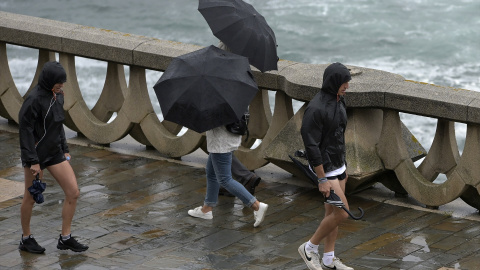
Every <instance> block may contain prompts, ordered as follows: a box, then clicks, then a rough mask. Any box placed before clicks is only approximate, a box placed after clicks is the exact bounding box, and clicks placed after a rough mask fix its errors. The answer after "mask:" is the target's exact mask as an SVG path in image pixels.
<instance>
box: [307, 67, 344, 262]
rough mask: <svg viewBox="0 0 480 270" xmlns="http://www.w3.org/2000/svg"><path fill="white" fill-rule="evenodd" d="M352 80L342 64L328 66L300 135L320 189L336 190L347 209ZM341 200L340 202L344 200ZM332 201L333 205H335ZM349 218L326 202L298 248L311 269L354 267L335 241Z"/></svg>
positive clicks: (328, 193)
mask: <svg viewBox="0 0 480 270" xmlns="http://www.w3.org/2000/svg"><path fill="white" fill-rule="evenodd" d="M350 80H351V75H350V71H349V70H348V68H347V67H345V66H344V65H342V64H340V63H334V64H331V65H329V66H328V67H327V68H326V69H325V72H324V74H323V84H322V88H321V91H320V92H319V93H317V94H316V95H315V96H314V97H313V99H312V100H311V101H310V103H309V104H308V105H307V108H306V109H305V113H304V115H303V121H302V127H301V134H302V139H303V143H304V145H305V150H306V156H307V159H308V162H309V164H310V167H311V168H312V169H313V171H314V172H315V174H316V176H317V181H318V189H319V191H320V192H321V193H322V194H323V196H325V197H326V198H328V197H329V196H330V193H331V192H335V194H336V195H338V196H339V197H340V199H341V201H343V202H344V204H345V205H344V207H345V208H346V209H348V202H347V199H346V197H345V185H346V182H347V178H348V176H347V168H346V165H347V162H346V160H345V155H346V152H345V128H346V125H347V110H346V106H345V100H344V95H345V93H346V90H347V89H348V87H349V84H348V83H349V81H350ZM341 201H339V202H341ZM332 203H333V204H332ZM346 218H348V214H347V212H345V211H343V210H342V209H341V208H338V207H336V206H335V205H334V202H329V204H325V217H324V219H323V220H322V221H321V223H320V225H319V226H318V228H317V230H316V231H315V233H314V234H313V236H312V237H311V238H310V240H309V241H308V242H306V243H303V244H302V245H300V247H299V248H298V252H299V253H300V256H301V257H302V259H303V260H304V261H305V263H306V264H307V266H308V268H309V269H344V270H351V269H353V268H351V267H348V266H346V265H345V264H343V263H342V262H341V261H340V259H338V258H337V257H335V254H334V249H335V241H336V238H337V233H338V225H339V224H340V223H341V222H342V221H343V220H345V219H346ZM322 240H325V242H324V253H323V258H320V255H319V254H318V245H319V244H320V242H321V241H322Z"/></svg>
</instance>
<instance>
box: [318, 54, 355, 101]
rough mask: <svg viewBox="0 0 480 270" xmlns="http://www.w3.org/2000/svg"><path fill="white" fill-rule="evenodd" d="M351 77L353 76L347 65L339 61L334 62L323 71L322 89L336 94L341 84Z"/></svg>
mask: <svg viewBox="0 0 480 270" xmlns="http://www.w3.org/2000/svg"><path fill="white" fill-rule="evenodd" d="M351 79H352V76H351V75H350V71H349V70H348V68H347V67H346V66H344V65H343V64H340V63H338V62H337V63H333V64H331V65H329V66H328V67H327V68H326V69H325V72H324V73H323V84H322V91H324V92H327V93H329V94H332V95H336V94H337V93H338V89H339V88H340V86H341V85H342V84H344V83H346V82H348V81H350V80H351Z"/></svg>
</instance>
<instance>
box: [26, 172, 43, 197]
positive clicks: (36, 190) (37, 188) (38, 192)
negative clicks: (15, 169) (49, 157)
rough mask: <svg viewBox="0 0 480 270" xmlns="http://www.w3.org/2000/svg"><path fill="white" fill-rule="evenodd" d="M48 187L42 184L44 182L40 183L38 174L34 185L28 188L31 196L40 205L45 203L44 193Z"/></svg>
mask: <svg viewBox="0 0 480 270" xmlns="http://www.w3.org/2000/svg"><path fill="white" fill-rule="evenodd" d="M46 187H47V184H46V183H42V181H40V178H39V176H38V173H37V176H36V177H35V180H33V182H32V185H31V186H30V187H29V188H28V191H29V192H30V194H32V196H33V200H34V201H35V202H36V203H38V204H40V203H43V201H44V199H43V194H42V192H44V191H45V188H46Z"/></svg>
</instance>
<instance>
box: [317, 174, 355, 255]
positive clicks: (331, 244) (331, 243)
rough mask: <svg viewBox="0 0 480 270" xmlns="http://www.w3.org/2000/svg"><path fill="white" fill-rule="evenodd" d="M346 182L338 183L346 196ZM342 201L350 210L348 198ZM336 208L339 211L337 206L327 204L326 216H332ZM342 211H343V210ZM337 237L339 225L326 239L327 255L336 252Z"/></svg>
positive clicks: (325, 250) (324, 247)
mask: <svg viewBox="0 0 480 270" xmlns="http://www.w3.org/2000/svg"><path fill="white" fill-rule="evenodd" d="M346 180H347V179H344V180H341V181H338V182H339V184H340V188H341V189H342V191H343V192H342V194H345V184H346V182H347V181H346ZM335 192H337V191H335ZM337 194H338V193H337ZM342 201H343V202H344V204H345V207H346V208H347V209H349V207H348V201H347V199H346V198H345V199H343V198H342ZM334 208H337V209H339V208H338V207H335V206H333V205H330V204H325V216H327V213H328V214H331V213H332V212H333V209H334ZM342 211H343V210H342ZM337 235H338V225H337V227H335V229H334V230H333V231H332V232H330V234H329V235H327V236H326V237H325V242H324V246H323V250H324V252H325V253H327V252H330V251H334V250H335V241H336V240H337Z"/></svg>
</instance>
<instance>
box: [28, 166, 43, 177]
mask: <svg viewBox="0 0 480 270" xmlns="http://www.w3.org/2000/svg"><path fill="white" fill-rule="evenodd" d="M30 171H31V172H32V174H33V176H35V175H37V173H40V172H41V171H42V170H41V169H40V164H33V165H32V166H30Z"/></svg>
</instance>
